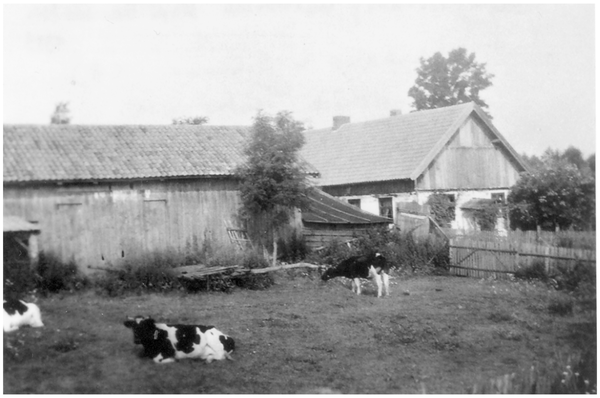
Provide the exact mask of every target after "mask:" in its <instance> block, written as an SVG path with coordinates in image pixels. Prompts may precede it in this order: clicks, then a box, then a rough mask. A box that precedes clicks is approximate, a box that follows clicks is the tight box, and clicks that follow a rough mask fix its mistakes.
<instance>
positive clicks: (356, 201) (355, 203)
mask: <svg viewBox="0 0 600 398" xmlns="http://www.w3.org/2000/svg"><path fill="white" fill-rule="evenodd" d="M348 203H349V204H351V205H352V206H356V207H358V208H359V209H360V199H348Z"/></svg>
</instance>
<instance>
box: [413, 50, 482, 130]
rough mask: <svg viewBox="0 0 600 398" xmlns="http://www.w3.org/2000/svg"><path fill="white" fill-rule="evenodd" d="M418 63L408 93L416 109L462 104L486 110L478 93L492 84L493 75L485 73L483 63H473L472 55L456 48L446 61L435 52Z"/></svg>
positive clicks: (473, 57) (473, 56) (473, 54)
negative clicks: (413, 83)
mask: <svg viewBox="0 0 600 398" xmlns="http://www.w3.org/2000/svg"><path fill="white" fill-rule="evenodd" d="M420 63H421V66H420V67H419V68H417V79H416V80H415V85H414V86H413V87H411V88H410V90H409V91H408V96H409V97H412V98H413V100H414V101H413V104H412V105H413V107H414V108H415V109H416V110H418V111H419V110H424V109H435V108H442V107H445V106H450V105H457V104H463V103H466V102H475V103H476V104H477V105H479V106H480V107H481V108H488V105H487V104H486V103H485V102H484V101H483V100H482V99H481V98H479V93H480V91H481V90H484V89H486V88H488V87H490V86H491V85H492V81H491V80H492V78H493V77H494V75H492V74H491V73H488V72H487V71H486V69H485V66H486V64H485V63H479V62H476V61H475V53H471V54H467V50H466V49H464V48H457V49H455V50H452V51H450V53H449V54H448V58H446V57H444V56H443V55H442V54H441V53H440V52H436V53H435V54H433V56H432V57H430V58H428V59H424V58H421V59H420ZM484 111H485V109H484ZM488 116H490V115H489V114H488ZM490 118H491V116H490Z"/></svg>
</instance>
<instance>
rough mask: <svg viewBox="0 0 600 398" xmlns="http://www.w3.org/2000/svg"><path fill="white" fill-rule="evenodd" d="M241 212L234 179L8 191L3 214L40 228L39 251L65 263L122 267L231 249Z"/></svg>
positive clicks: (13, 188)
mask: <svg viewBox="0 0 600 398" xmlns="http://www.w3.org/2000/svg"><path fill="white" fill-rule="evenodd" d="M239 206H240V197H239V191H238V190H237V183H236V182H235V180H233V179H187V180H167V181H157V182H132V183H112V184H108V183H103V184H102V183H101V184H96V185H94V184H76V185H63V186H58V185H39V186H30V185H24V186H15V185H4V215H5V216H7V215H14V216H19V217H22V218H24V219H25V220H28V221H36V222H38V224H39V226H40V229H41V234H40V236H39V244H40V250H43V251H45V252H50V253H53V254H55V255H57V256H58V257H59V258H61V259H62V260H63V261H69V260H74V261H75V262H76V263H77V264H78V265H79V266H80V268H81V270H82V271H84V272H89V269H88V266H90V265H91V266H103V267H110V266H119V265H120V264H122V263H123V262H124V261H126V260H128V259H135V258H136V257H139V256H142V255H144V254H147V253H152V252H160V251H165V250H174V251H175V252H176V253H180V254H189V253H193V252H195V251H198V250H201V248H202V245H203V244H204V242H205V241H210V242H212V243H214V244H217V245H229V244H230V242H229V237H228V235H227V231H226V226H225V223H226V222H228V223H229V225H239V224H238V223H237V221H236V216H237V212H238V209H239Z"/></svg>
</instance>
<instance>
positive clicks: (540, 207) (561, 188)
mask: <svg viewBox="0 0 600 398" xmlns="http://www.w3.org/2000/svg"><path fill="white" fill-rule="evenodd" d="M573 153H574V151H573V150H571V149H570V150H567V151H565V152H564V153H562V154H561V153H560V152H559V151H553V150H551V149H548V150H547V151H546V152H545V153H544V155H543V156H542V159H538V161H536V162H535V167H534V168H533V171H532V172H531V173H522V175H521V178H520V179H519V181H518V182H517V184H515V185H514V186H513V187H512V188H511V191H510V193H509V195H508V204H509V210H510V225H511V227H512V228H520V229H523V230H532V229H536V228H537V226H540V227H541V228H542V229H544V230H555V229H556V228H559V229H569V228H573V229H576V230H588V229H595V181H594V176H593V174H592V173H591V171H590V170H589V166H587V165H586V164H585V163H586V162H580V161H579V159H580V158H581V159H583V158H582V157H581V156H577V155H575V156H574V155H573ZM571 162H576V163H575V164H574V163H571ZM578 164H579V166H580V167H581V169H579V168H578Z"/></svg>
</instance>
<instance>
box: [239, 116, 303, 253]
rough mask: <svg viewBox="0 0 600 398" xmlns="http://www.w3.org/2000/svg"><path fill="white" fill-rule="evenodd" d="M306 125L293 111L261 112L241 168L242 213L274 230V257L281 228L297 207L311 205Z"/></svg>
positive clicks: (253, 127) (257, 117) (256, 120)
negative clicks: (303, 154)
mask: <svg viewBox="0 0 600 398" xmlns="http://www.w3.org/2000/svg"><path fill="white" fill-rule="evenodd" d="M303 130H304V127H303V125H302V123H301V122H298V121H296V120H294V118H293V117H292V115H291V112H287V111H282V112H279V113H278V114H277V115H276V116H275V117H271V116H268V115H265V114H264V113H262V112H259V113H258V114H257V116H256V117H255V118H254V124H253V126H252V135H251V137H250V140H249V142H248V144H247V146H246V148H245V151H244V153H245V155H246V156H247V160H246V162H245V163H244V164H243V165H241V166H240V167H238V168H237V170H236V175H237V176H238V177H239V179H240V194H241V199H242V205H243V206H242V211H241V213H242V216H243V217H245V218H246V219H254V220H258V219H260V220H262V222H265V223H266V224H267V225H268V226H269V227H270V229H271V231H272V238H273V252H274V253H273V259H274V260H275V259H276V258H277V239H278V238H279V236H278V235H279V231H280V229H281V228H282V227H283V226H284V225H286V224H287V223H288V222H289V219H290V216H291V214H292V212H293V211H294V209H295V208H306V207H307V205H308V198H307V196H306V193H307V189H308V186H307V183H306V177H305V173H304V171H303V170H302V167H301V166H300V165H299V162H298V152H299V150H300V148H302V145H304V134H303V133H302V132H303Z"/></svg>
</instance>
